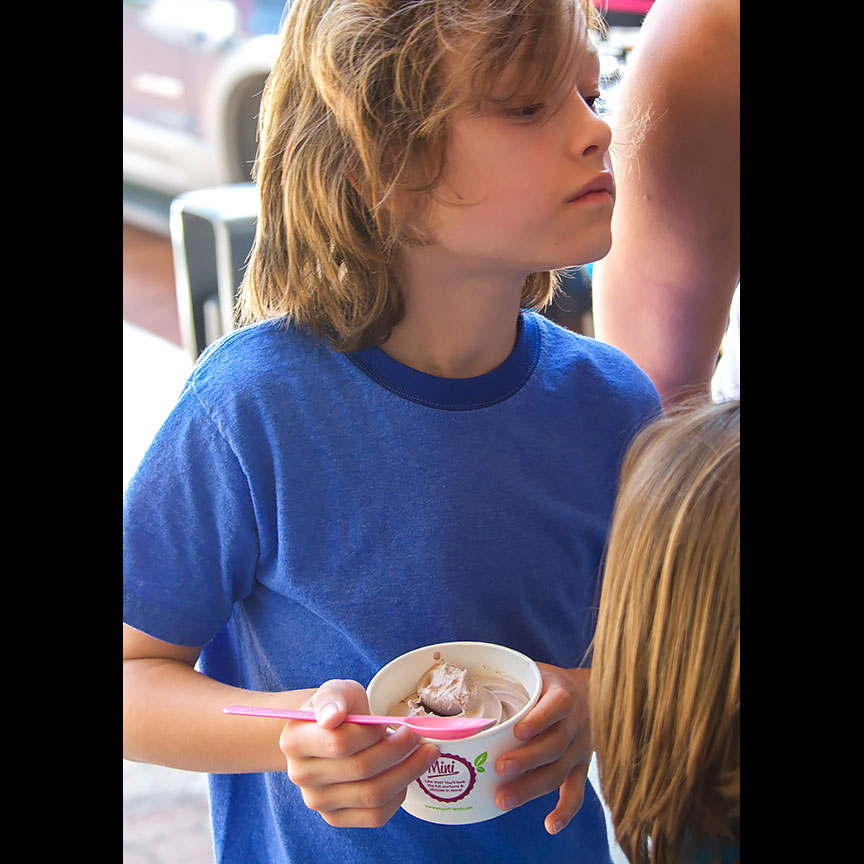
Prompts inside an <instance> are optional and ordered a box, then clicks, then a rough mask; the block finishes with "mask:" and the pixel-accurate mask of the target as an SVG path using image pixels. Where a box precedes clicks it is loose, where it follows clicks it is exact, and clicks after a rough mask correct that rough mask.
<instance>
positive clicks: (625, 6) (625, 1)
mask: <svg viewBox="0 0 864 864" xmlns="http://www.w3.org/2000/svg"><path fill="white" fill-rule="evenodd" d="M593 2H594V5H595V6H596V7H597V8H598V9H600V10H601V11H602V12H607V11H608V12H622V13H624V14H625V15H645V13H646V12H647V11H648V10H649V9H650V8H651V6H652V5H653V3H654V0H593Z"/></svg>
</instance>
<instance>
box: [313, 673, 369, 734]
mask: <svg viewBox="0 0 864 864" xmlns="http://www.w3.org/2000/svg"><path fill="white" fill-rule="evenodd" d="M310 708H311V710H312V711H314V712H315V719H316V720H317V722H318V725H319V726H323V727H324V728H325V729H335V728H336V727H337V726H338V725H339V724H340V723H342V721H343V720H344V719H345V715H346V714H368V713H369V701H368V699H367V698H366V691H365V690H364V689H363V686H362V685H361V684H360V683H359V682H358V681H343V680H339V679H333V680H330V681H325V682H324V683H323V684H322V685H321V686H320V687H319V688H318V689H317V690H316V691H315V693H314V694H313V696H312V699H311V705H310Z"/></svg>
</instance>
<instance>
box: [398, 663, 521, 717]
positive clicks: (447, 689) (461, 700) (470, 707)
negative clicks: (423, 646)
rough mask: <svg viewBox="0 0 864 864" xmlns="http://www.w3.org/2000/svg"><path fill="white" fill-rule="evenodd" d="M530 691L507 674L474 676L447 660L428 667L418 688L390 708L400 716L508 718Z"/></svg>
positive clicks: (515, 711)
mask: <svg viewBox="0 0 864 864" xmlns="http://www.w3.org/2000/svg"><path fill="white" fill-rule="evenodd" d="M528 699H529V696H528V691H527V690H526V689H525V687H523V686H522V684H520V683H519V682H518V681H516V680H515V679H513V678H508V677H507V676H505V675H495V674H491V673H490V674H489V675H472V674H471V673H470V672H469V671H468V670H467V669H462V668H460V667H459V666H454V665H453V664H452V663H448V662H447V661H446V660H444V659H440V660H438V662H437V663H435V665H434V666H431V667H430V668H429V669H427V670H426V671H425V672H424V673H423V675H421V676H420V680H419V681H418V682H417V689H416V690H415V691H414V692H413V693H410V694H409V695H407V696H406V697H405V698H404V699H402V700H401V701H400V702H398V703H397V704H396V705H394V706H393V707H392V708H391V709H390V713H391V714H393V715H394V716H397V717H414V716H417V715H438V716H440V717H488V718H490V719H492V720H495V722H496V724H498V723H503V722H505V721H506V720H509V719H510V718H511V717H512V716H513V715H514V714H516V713H517V712H518V711H520V710H521V709H522V708H523V707H524V706H525V705H526V704H527V703H528Z"/></svg>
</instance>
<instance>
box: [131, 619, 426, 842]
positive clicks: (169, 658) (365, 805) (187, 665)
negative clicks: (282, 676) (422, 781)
mask: <svg viewBox="0 0 864 864" xmlns="http://www.w3.org/2000/svg"><path fill="white" fill-rule="evenodd" d="M200 650H201V649H200V648H185V647H182V646H179V645H172V644H170V643H168V642H161V641H160V640H158V639H154V638H153V637H151V636H147V635H146V634H144V633H141V632H139V631H137V630H134V629H133V628H131V627H129V626H128V625H126V624H124V625H123V757H124V758H125V759H130V760H131V761H133V762H149V763H153V764H156V765H165V766H168V767H171V768H181V769H185V770H187V771H205V772H207V773H211V774H224V773H232V774H233V773H238V774H239V773H250V772H257V771H286V772H287V774H288V777H289V779H290V780H291V781H292V782H293V783H295V784H296V785H297V786H298V787H299V788H300V790H301V793H302V795H303V800H304V802H305V804H306V806H307V807H309V808H310V809H312V810H316V811H317V812H319V813H320V814H321V816H322V818H323V819H324V820H325V821H326V822H327V823H328V824H330V825H334V826H342V827H378V826H381V825H384V824H385V823H386V822H387V821H388V820H389V819H390V818H391V817H392V816H393V814H394V813H395V812H396V811H397V810H398V809H399V806H400V805H401V803H402V801H403V800H404V799H405V789H406V787H407V786H408V784H409V783H411V782H412V781H413V780H415V779H416V778H417V777H419V776H420V775H421V774H422V773H423V772H424V771H426V769H427V768H428V767H429V765H431V764H432V762H434V760H435V759H436V758H437V757H438V748H437V747H435V746H434V745H432V744H423V745H422V746H418V745H420V739H419V738H418V736H417V735H416V734H415V733H413V732H412V731H411V730H409V729H401V730H399V731H398V732H396V733H394V734H393V735H387V734H386V733H385V730H384V727H383V726H360V725H358V724H354V723H342V720H343V719H344V717H345V714H346V713H349V712H355V713H359V714H362V713H368V712H369V703H368V700H367V698H366V692H365V690H364V689H363V686H362V685H361V684H359V683H358V682H356V681H328V682H325V683H324V684H322V686H321V687H319V688H318V689H314V690H291V691H287V692H282V693H263V692H258V691H253V690H242V689H240V688H238V687H231V686H229V685H227V684H221V683H219V682H218V681H214V680H213V679H211V678H208V677H207V676H206V675H202V674H201V673H199V672H196V671H195V669H194V666H195V662H196V661H197V659H198V655H199V653H200ZM226 705H261V706H264V707H274V708H306V709H311V710H314V711H315V714H316V716H317V717H318V722H317V723H307V722H304V721H300V720H293V721H292V720H289V721H287V722H284V721H282V720H275V719H274V720H271V719H269V718H262V717H243V716H237V715H228V714H223V713H222V708H224V707H225V706H226ZM328 709H332V710H328Z"/></svg>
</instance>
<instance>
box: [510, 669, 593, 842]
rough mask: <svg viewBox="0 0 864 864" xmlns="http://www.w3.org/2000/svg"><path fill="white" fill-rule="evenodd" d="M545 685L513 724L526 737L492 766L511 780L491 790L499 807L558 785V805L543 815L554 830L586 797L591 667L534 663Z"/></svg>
mask: <svg viewBox="0 0 864 864" xmlns="http://www.w3.org/2000/svg"><path fill="white" fill-rule="evenodd" d="M537 666H538V667H539V668H540V672H541V674H542V676H543V688H542V690H541V691H540V698H539V699H538V700H537V704H536V705H535V706H534V707H533V708H532V709H531V710H530V711H529V712H528V714H526V715H525V717H524V718H523V719H522V720H521V721H520V722H519V723H518V724H517V725H516V727H515V728H514V730H513V731H514V733H515V735H516V737H517V738H519V739H520V740H522V741H525V743H524V744H522V745H521V746H520V747H517V748H516V749H515V750H509V751H508V752H506V753H502V754H501V755H500V756H499V757H498V759H497V760H496V761H495V770H496V771H497V772H498V774H499V775H500V776H502V777H506V778H508V779H511V778H512V782H509V783H507V784H506V785H504V786H502V787H501V788H500V789H499V790H498V793H497V794H496V796H495V803H496V805H497V806H498V807H499V809H501V810H512V809H513V808H514V807H518V806H519V805H520V804H524V803H526V802H527V801H531V800H532V799H534V798H539V797H540V796H541V795H545V794H546V793H547V792H551V791H552V790H553V789H559V790H560V792H559V795H558V806H557V807H556V808H555V809H554V810H553V811H552V812H551V813H550V814H549V815H548V816H547V817H546V820H545V827H546V830H547V831H548V832H549V833H550V834H557V833H558V832H559V831H561V830H562V829H563V828H564V827H565V826H566V825H567V823H568V822H569V821H570V820H571V819H572V818H573V816H575V815H576V812H577V811H578V810H579V808H580V807H581V806H582V801H583V799H584V797H585V782H586V780H587V778H588V765H589V762H590V761H591V753H592V748H591V733H590V730H589V728H588V679H589V677H590V675H591V670H590V669H562V668H560V667H558V666H550V665H549V664H547V663H538V664H537Z"/></svg>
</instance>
